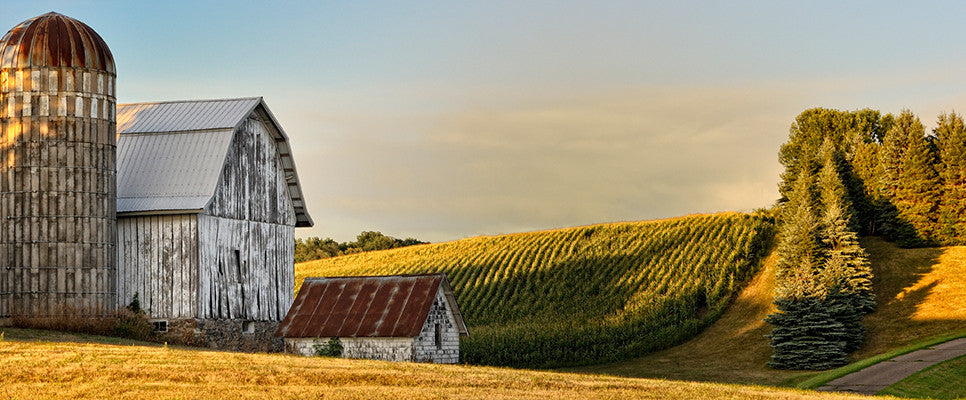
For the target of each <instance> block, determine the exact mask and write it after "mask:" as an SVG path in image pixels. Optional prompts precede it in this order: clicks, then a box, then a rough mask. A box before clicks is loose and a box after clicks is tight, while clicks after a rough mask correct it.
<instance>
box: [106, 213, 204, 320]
mask: <svg viewBox="0 0 966 400" xmlns="http://www.w3.org/2000/svg"><path fill="white" fill-rule="evenodd" d="M117 259H118V288H117V290H118V301H119V302H120V303H121V304H122V305H126V304H129V303H130V302H131V300H132V299H133V298H134V294H135V293H136V294H137V295H138V300H139V302H140V303H141V307H142V308H143V309H144V310H146V311H147V312H148V313H149V315H150V316H151V317H152V318H165V319H168V318H171V319H174V318H194V317H196V316H197V315H198V215H197V214H174V215H146V216H133V217H122V218H118V220H117Z"/></svg>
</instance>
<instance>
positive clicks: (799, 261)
mask: <svg viewBox="0 0 966 400" xmlns="http://www.w3.org/2000/svg"><path fill="white" fill-rule="evenodd" d="M811 169H812V167H811V166H806V167H805V168H802V170H801V172H800V173H799V176H798V178H797V179H796V182H795V190H794V191H793V192H791V193H790V194H791V198H789V201H788V203H786V204H785V205H784V207H783V209H782V223H781V227H780V228H779V242H778V248H777V249H776V252H777V255H778V261H777V264H776V274H777V275H776V276H777V281H776V289H775V297H776V298H783V299H802V298H806V297H811V296H824V293H822V292H821V288H820V287H819V286H818V282H817V279H816V277H817V276H818V274H819V269H820V266H821V262H822V258H823V255H822V249H821V236H820V234H821V232H820V226H819V221H818V217H817V216H816V215H815V211H816V210H817V209H818V208H817V206H818V203H817V201H816V198H815V194H814V187H815V185H814V177H813V173H812V171H811Z"/></svg>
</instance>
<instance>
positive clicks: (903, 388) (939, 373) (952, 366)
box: [877, 356, 966, 399]
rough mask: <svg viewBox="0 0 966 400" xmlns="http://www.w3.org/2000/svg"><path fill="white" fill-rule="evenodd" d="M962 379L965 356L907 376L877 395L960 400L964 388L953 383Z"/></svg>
mask: <svg viewBox="0 0 966 400" xmlns="http://www.w3.org/2000/svg"><path fill="white" fill-rule="evenodd" d="M963 379H966V356H959V357H956V358H954V359H951V360H947V361H943V362H941V363H938V364H934V365H931V366H929V367H927V368H925V369H923V370H922V371H919V372H916V373H914V374H912V375H909V376H907V377H905V378H904V379H903V380H901V381H899V382H896V383H894V384H893V385H892V386H889V387H887V388H885V389H883V390H880V391H879V393H877V394H878V395H890V396H896V397H911V398H926V397H928V398H930V399H960V398H963V397H964V396H966V388H964V387H963V386H962V385H959V384H955V383H956V382H963ZM951 383H952V384H951Z"/></svg>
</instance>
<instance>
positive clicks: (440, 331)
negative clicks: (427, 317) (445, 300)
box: [436, 324, 443, 350]
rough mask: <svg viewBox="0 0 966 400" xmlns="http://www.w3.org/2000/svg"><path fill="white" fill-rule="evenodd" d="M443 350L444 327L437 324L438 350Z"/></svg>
mask: <svg viewBox="0 0 966 400" xmlns="http://www.w3.org/2000/svg"><path fill="white" fill-rule="evenodd" d="M442 348H443V326H442V325H440V324H436V349H437V350H439V349H442Z"/></svg>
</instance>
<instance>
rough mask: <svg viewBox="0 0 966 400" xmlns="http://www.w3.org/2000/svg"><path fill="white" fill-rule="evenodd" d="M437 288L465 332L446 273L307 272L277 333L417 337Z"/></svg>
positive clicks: (463, 333)
mask: <svg viewBox="0 0 966 400" xmlns="http://www.w3.org/2000/svg"><path fill="white" fill-rule="evenodd" d="M439 290H442V291H443V294H444V296H445V298H446V300H447V303H449V306H450V307H449V308H450V310H452V311H453V315H454V316H455V317H456V325H457V329H458V330H459V332H460V334H461V335H468V334H469V332H468V331H467V330H466V324H465V323H464V322H463V315H462V313H460V310H459V306H458V305H457V304H456V297H455V296H454V295H453V289H452V287H450V285H449V281H447V280H446V275H445V274H423V275H389V276H344V277H327V278H306V279H305V282H303V283H302V288H301V289H300V290H299V293H298V296H296V298H295V302H294V303H293V304H292V308H290V309H289V311H288V314H287V315H286V316H285V319H284V320H282V323H281V325H280V326H279V327H278V331H276V333H275V336H281V337H286V338H300V337H416V336H419V334H420V331H421V330H422V327H423V325H424V324H425V323H426V318H427V317H428V316H429V312H430V309H431V308H432V305H433V300H434V299H435V297H436V293H437V291H439Z"/></svg>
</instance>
